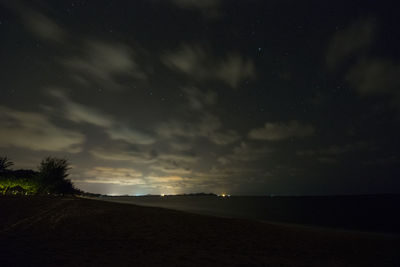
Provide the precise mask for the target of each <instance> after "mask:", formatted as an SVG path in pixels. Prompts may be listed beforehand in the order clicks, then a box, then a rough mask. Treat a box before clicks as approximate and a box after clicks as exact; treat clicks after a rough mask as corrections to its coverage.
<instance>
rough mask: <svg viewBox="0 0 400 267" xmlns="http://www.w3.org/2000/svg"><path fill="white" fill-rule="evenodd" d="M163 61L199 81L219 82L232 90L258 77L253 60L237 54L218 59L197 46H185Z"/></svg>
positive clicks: (170, 53) (168, 54)
mask: <svg viewBox="0 0 400 267" xmlns="http://www.w3.org/2000/svg"><path fill="white" fill-rule="evenodd" d="M162 61H163V62H164V64H165V65H166V66H167V67H169V68H171V69H173V70H177V71H179V72H182V73H184V74H186V75H188V76H190V78H192V79H195V80H197V81H207V80H219V81H221V82H223V83H225V84H226V85H228V86H230V87H232V88H237V87H238V86H239V84H240V82H242V81H244V80H246V79H254V78H255V76H256V72H255V67H254V63H253V61H252V60H251V59H248V58H244V57H243V56H241V55H240V54H238V53H235V52H231V53H229V54H227V55H226V56H225V58H218V59H217V58H214V57H213V56H212V55H211V53H210V52H207V51H206V49H204V48H203V47H200V46H197V45H193V46H191V45H187V44H184V45H182V46H181V47H180V48H179V49H177V50H176V51H172V52H169V53H167V54H165V55H164V56H163V57H162Z"/></svg>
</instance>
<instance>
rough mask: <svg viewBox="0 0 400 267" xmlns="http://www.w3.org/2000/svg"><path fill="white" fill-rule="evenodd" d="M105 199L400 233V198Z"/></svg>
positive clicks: (195, 197)
mask: <svg viewBox="0 0 400 267" xmlns="http://www.w3.org/2000/svg"><path fill="white" fill-rule="evenodd" d="M104 200H108V201H117V202H123V203H131V204H136V205H143V206H154V207H163V208H169V209H176V210H182V211H189V212H194V213H200V214H207V215H214V216H222V217H233V218H245V219H254V220H265V221H273V222H284V223H295V224H303V225H310V226H319V227H329V228H337V229H345V230H357V231H368V232H382V233H396V234H400V195H374V196H324V197H314V196H309V197H246V196H237V197H235V196H233V197H229V198H221V197H215V196H168V197H158V196H144V197H105V198H104Z"/></svg>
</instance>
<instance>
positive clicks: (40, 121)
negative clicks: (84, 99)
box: [0, 106, 85, 153]
mask: <svg viewBox="0 0 400 267" xmlns="http://www.w3.org/2000/svg"><path fill="white" fill-rule="evenodd" d="M0 122H1V125H2V129H1V131H0V146H1V147H10V146H15V147H22V148H26V149H32V150H45V151H66V152H69V153H79V152H81V151H82V144H83V143H84V142H85V136H84V135H83V134H82V133H80V132H79V131H73V130H68V129H65V128H62V127H59V126H57V125H55V124H54V123H53V122H52V121H51V119H50V118H49V117H48V116H46V115H43V114H40V113H36V112H24V111H18V110H15V109H11V108H7V107H4V106H0Z"/></svg>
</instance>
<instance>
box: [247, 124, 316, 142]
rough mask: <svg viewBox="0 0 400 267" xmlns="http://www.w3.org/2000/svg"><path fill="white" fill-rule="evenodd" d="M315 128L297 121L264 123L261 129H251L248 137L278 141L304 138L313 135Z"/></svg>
mask: <svg viewBox="0 0 400 267" xmlns="http://www.w3.org/2000/svg"><path fill="white" fill-rule="evenodd" d="M314 133H315V128H314V126H312V125H309V124H302V123H300V122H298V121H290V122H277V123H270V122H267V123H265V125H264V127H263V128H256V129H252V130H251V131H250V132H249V134H248V136H249V138H250V139H254V140H267V141H279V140H284V139H288V138H291V137H306V136H310V135H313V134H314Z"/></svg>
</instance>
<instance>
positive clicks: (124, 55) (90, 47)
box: [62, 41, 147, 90]
mask: <svg viewBox="0 0 400 267" xmlns="http://www.w3.org/2000/svg"><path fill="white" fill-rule="evenodd" d="M62 62H63V64H64V65H65V66H66V67H67V68H68V69H69V70H70V72H71V76H73V77H75V78H76V79H78V81H83V82H85V83H87V84H91V85H92V86H95V87H99V88H102V89H105V90H116V89H122V88H123V85H122V84H121V83H120V82H118V80H117V78H119V77H121V76H126V77H130V78H133V79H136V80H146V78H147V76H146V74H145V72H143V71H142V70H141V69H140V67H139V65H138V63H137V62H136V61H135V53H134V50H133V49H132V47H130V46H128V45H125V44H122V43H108V42H102V41H86V42H84V44H83V46H82V49H81V53H80V54H79V55H78V54H77V55H75V56H71V57H69V58H66V59H64V60H63V61H62Z"/></svg>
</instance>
